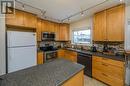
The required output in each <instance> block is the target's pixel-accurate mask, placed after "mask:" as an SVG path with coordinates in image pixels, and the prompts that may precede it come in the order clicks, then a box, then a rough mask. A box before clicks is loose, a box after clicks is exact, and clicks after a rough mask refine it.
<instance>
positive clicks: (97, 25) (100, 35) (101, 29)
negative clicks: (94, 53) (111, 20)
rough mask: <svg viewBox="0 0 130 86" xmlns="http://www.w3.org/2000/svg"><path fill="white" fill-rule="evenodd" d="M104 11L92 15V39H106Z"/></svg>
mask: <svg viewBox="0 0 130 86" xmlns="http://www.w3.org/2000/svg"><path fill="white" fill-rule="evenodd" d="M106 32H107V31H106V11H102V12H99V13H96V14H95V15H94V30H93V35H94V36H93V40H94V41H107V36H106V35H107V34H106Z"/></svg>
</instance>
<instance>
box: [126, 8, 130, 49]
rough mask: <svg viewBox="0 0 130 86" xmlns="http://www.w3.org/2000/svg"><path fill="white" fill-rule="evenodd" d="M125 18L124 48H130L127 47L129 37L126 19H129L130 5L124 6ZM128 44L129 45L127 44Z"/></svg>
mask: <svg viewBox="0 0 130 86" xmlns="http://www.w3.org/2000/svg"><path fill="white" fill-rule="evenodd" d="M125 12H126V13H125V15H126V16H125V18H126V22H125V24H126V27H125V50H130V49H129V47H130V45H129V44H128V39H129V37H128V34H129V33H130V32H128V29H127V25H128V24H127V21H128V19H129V20H130V6H127V7H126V10H125ZM128 45H129V46H128Z"/></svg>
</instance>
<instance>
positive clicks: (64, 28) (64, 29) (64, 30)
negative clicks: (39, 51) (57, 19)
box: [60, 24, 69, 41]
mask: <svg viewBox="0 0 130 86" xmlns="http://www.w3.org/2000/svg"><path fill="white" fill-rule="evenodd" d="M60 40H61V41H69V25H68V24H60Z"/></svg>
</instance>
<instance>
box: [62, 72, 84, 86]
mask: <svg viewBox="0 0 130 86" xmlns="http://www.w3.org/2000/svg"><path fill="white" fill-rule="evenodd" d="M62 86H84V73H83V70H82V71H80V72H79V73H77V74H76V75H75V76H73V77H72V78H70V79H69V80H67V81H66V82H65V83H64V84H63V85H62Z"/></svg>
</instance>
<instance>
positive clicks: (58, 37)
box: [54, 23, 60, 41]
mask: <svg viewBox="0 0 130 86" xmlns="http://www.w3.org/2000/svg"><path fill="white" fill-rule="evenodd" d="M54 32H55V34H56V38H55V40H56V41H58V40H60V26H59V24H58V23H55V24H54Z"/></svg>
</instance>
